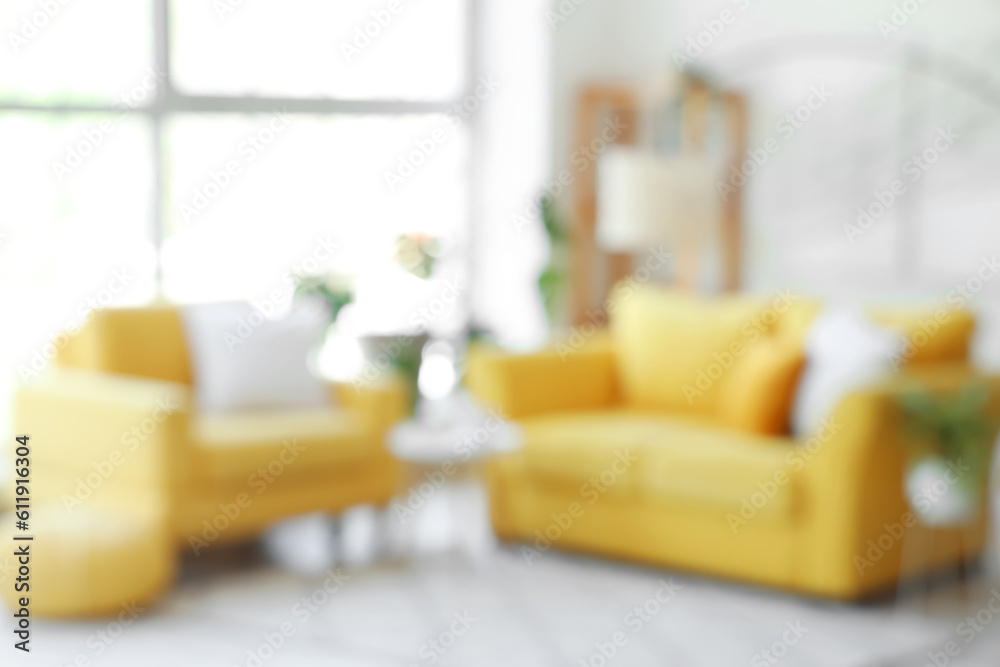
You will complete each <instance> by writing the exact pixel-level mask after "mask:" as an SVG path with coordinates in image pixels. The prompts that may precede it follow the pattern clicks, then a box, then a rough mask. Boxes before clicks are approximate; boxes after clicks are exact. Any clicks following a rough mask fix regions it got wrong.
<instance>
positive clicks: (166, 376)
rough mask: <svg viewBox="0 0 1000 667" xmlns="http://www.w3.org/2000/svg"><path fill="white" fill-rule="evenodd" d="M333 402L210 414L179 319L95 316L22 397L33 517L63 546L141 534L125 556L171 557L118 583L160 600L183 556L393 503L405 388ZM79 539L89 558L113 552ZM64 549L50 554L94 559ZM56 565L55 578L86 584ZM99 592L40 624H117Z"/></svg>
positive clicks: (122, 574) (20, 416)
mask: <svg viewBox="0 0 1000 667" xmlns="http://www.w3.org/2000/svg"><path fill="white" fill-rule="evenodd" d="M330 392H331V398H332V399H333V401H332V403H333V404H334V405H335V408H334V409H333V410H332V411H328V410H323V411H319V410H288V409H282V410H273V411H258V412H248V413H245V414H225V415H205V414H199V412H198V411H197V410H196V409H195V408H194V407H193V401H192V385H191V370H190V365H189V362H188V355H187V349H186V345H185V341H184V333H183V330H182V326H181V322H180V317H179V312H178V310H177V309H176V308H174V307H149V308H131V309H114V310H104V311H96V312H95V313H94V314H93V316H92V317H91V318H90V320H89V321H88V322H87V323H86V325H85V326H84V327H83V328H82V329H81V330H79V331H78V332H75V333H71V334H70V335H68V336H67V338H66V339H65V340H64V345H63V347H62V349H61V350H60V352H59V355H58V357H57V359H56V363H55V365H54V367H53V368H52V369H49V372H48V373H47V374H46V375H45V377H43V378H40V379H39V380H38V381H36V382H32V383H29V384H27V385H26V386H24V387H23V388H21V389H20V390H19V392H18V395H17V397H16V402H15V414H14V420H15V428H16V430H17V432H18V433H19V434H28V435H29V436H30V438H31V440H30V442H31V444H32V458H31V466H32V470H31V473H32V490H33V497H32V504H33V507H35V508H42V507H45V506H47V507H45V511H44V512H41V513H40V514H39V519H38V522H39V523H40V524H41V525H39V526H38V528H39V530H40V531H41V532H42V533H44V534H45V535H52V537H51V539H52V540H54V541H53V544H65V543H66V538H65V536H66V535H67V534H72V533H73V532H74V529H77V528H80V527H82V526H86V525H90V524H91V523H93V522H94V516H95V515H97V516H104V517H106V516H112V517H115V516H118V517H120V518H121V523H122V525H129V524H130V522H131V523H132V524H135V525H141V526H143V527H144V532H143V537H142V538H141V539H139V542H141V544H135V543H134V542H135V541H136V539H132V542H133V543H131V544H129V543H128V542H129V540H126V539H125V538H117V537H116V538H114V540H119V539H120V542H116V544H118V543H120V545H121V549H128V548H132V549H135V550H136V552H143V553H145V552H146V551H148V550H149V549H148V546H149V544H155V545H156V549H157V550H158V553H159V554H160V556H159V557H158V558H148V557H147V558H144V559H141V560H134V561H132V562H131V564H130V566H129V567H126V568H122V569H119V570H118V571H117V572H116V573H107V574H108V576H109V577H114V578H115V581H116V582H119V583H120V582H122V581H125V582H130V584H129V585H126V586H124V588H123V587H122V586H120V585H119V588H123V590H125V591H126V593H125V594H127V595H129V596H137V597H139V598H141V599H143V600H146V601H149V600H151V599H152V598H155V597H156V595H158V594H159V593H160V592H162V590H163V589H164V588H165V587H166V586H168V585H169V583H170V581H171V578H172V576H173V574H174V569H175V567H176V561H177V555H178V554H179V551H180V550H181V549H190V550H192V551H194V552H195V553H202V552H203V551H204V550H205V549H209V548H211V546H212V545H214V544H217V543H223V542H227V541H232V540H238V539H242V538H246V537H248V536H253V535H256V534H258V533H259V532H260V531H262V530H263V529H265V528H267V527H268V526H269V525H271V524H272V523H274V522H276V521H278V520H279V519H282V518H285V517H288V516H291V515H295V514H301V513H306V512H313V511H327V512H336V511H338V510H341V509H343V508H345V507H347V506H349V505H352V504H355V503H375V504H379V505H385V504H386V503H388V502H389V500H390V499H391V496H392V494H393V493H394V491H395V489H396V476H397V466H396V464H395V463H394V460H393V458H392V457H391V456H390V454H389V453H388V451H387V450H386V449H385V447H384V444H383V440H384V434H385V432H386V430H387V429H388V428H389V427H390V426H391V425H392V424H393V423H395V422H396V421H398V420H399V419H400V418H402V416H403V415H404V412H405V410H406V405H407V397H406V390H405V389H404V387H403V385H402V384H401V383H400V382H399V381H398V380H396V379H395V378H393V377H390V376H386V377H385V378H384V379H382V380H381V381H377V382H373V383H371V384H369V385H368V386H366V387H365V388H363V389H360V390H359V389H357V388H355V387H353V386H350V385H339V384H338V385H331V387H330ZM54 509H57V510H58V511H53V510H54ZM49 524H52V525H49ZM60 525H61V526H62V527H60ZM67 531H68V533H67ZM76 532H77V533H80V537H79V540H77V546H78V547H80V549H81V550H82V551H84V552H90V553H94V548H96V547H100V548H102V549H106V548H107V545H93V544H92V542H93V537H86V536H85V535H84V533H85V532H86V531H80V530H76ZM124 532H128V531H119V533H124ZM129 534H130V535H132V536H133V537H134V536H135V535H136V534H137V531H130V532H129ZM60 535H61V537H60ZM111 539H112V538H109V540H111ZM80 540H83V541H80ZM114 540H112V541H114ZM91 547H94V548H91ZM143 549H145V550H146V551H143ZM164 550H166V552H164ZM58 551H59V554H57V553H52V554H48V555H47V556H46V557H47V558H65V559H69V560H72V559H78V558H83V557H85V555H86V553H84V554H83V555H80V554H78V553H76V551H77V550H75V549H73V548H72V547H66V548H63V549H60V550H58ZM57 565H58V564H56V565H54V566H53V567H52V568H47V570H51V571H52V572H62V573H64V574H65V573H67V572H71V571H74V569H73V568H71V567H69V566H66V567H58V566H57ZM92 569H93V568H91V570H92ZM39 576H43V574H42V573H41V572H40V573H39ZM52 576H55V575H52ZM95 576H96V574H95ZM67 578H70V579H75V581H66V580H65V579H67ZM86 579H87V577H64V578H63V579H61V580H60V581H59V585H60V586H63V587H67V586H68V587H69V588H68V589H67V588H63V591H62V593H60V594H58V595H60V596H61V597H62V598H63V601H62V602H61V603H60V602H59V601H58V600H55V599H52V600H35V601H34V604H35V605H36V606H35V613H40V614H45V613H46V611H47V610H49V611H51V613H52V614H53V615H74V614H89V613H106V612H110V611H114V607H115V606H116V605H115V604H111V602H113V601H110V600H109V599H108V596H107V595H98V594H97V593H94V594H88V593H87V591H88V590H89V589H91V588H92V587H94V586H96V585H97V584H95V582H94V581H86ZM7 588H8V587H6V586H5V587H4V590H5V591H6V590H7ZM50 589H52V587H51V586H49V587H43V588H42V590H50ZM105 590H106V587H105ZM129 591H130V592H129ZM53 595H57V593H56V592H55V591H54V590H53ZM66 600H71V601H72V602H71V603H66V602H65V601H66Z"/></svg>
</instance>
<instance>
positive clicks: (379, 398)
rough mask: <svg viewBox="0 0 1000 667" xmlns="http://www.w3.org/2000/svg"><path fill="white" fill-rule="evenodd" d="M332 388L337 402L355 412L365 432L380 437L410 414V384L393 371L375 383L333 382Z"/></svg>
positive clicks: (334, 399)
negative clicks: (408, 385) (407, 384)
mask: <svg viewBox="0 0 1000 667" xmlns="http://www.w3.org/2000/svg"><path fill="white" fill-rule="evenodd" d="M330 391H331V393H332V397H333V401H334V403H335V404H336V405H342V406H344V407H345V408H347V409H348V410H351V411H353V412H355V413H356V414H357V415H358V416H359V417H360V418H361V420H362V423H363V424H364V426H365V431H366V432H368V433H371V434H372V435H373V436H375V437H378V438H379V439H380V440H381V439H382V437H383V435H384V434H385V432H386V431H388V430H389V429H390V428H392V426H393V425H395V424H396V423H398V422H399V421H401V420H403V419H405V418H406V416H407V414H408V413H409V405H410V396H409V391H408V389H407V387H406V383H405V382H404V381H403V379H402V378H401V377H399V376H397V375H395V374H392V373H388V374H386V375H385V376H384V377H381V378H379V379H378V380H376V381H373V382H365V383H346V382H333V383H330Z"/></svg>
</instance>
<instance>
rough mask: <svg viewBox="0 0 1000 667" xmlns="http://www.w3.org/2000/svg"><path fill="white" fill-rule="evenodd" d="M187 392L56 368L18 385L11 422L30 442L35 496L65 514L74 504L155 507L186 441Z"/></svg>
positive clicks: (156, 383)
mask: <svg viewBox="0 0 1000 667" xmlns="http://www.w3.org/2000/svg"><path fill="white" fill-rule="evenodd" d="M189 393H190V389H189V388H188V387H187V386H186V385H183V384H177V383H173V382H165V381H161V380H150V379H144V378H136V377H127V376H120V375H112V374H108V373H100V372H94V371H80V370H71V369H63V368H57V369H54V370H53V371H52V372H51V373H50V374H49V375H48V376H47V377H45V378H44V379H42V380H40V381H39V382H37V383H32V384H30V385H26V386H24V387H21V388H20V389H19V391H18V393H17V397H16V399H15V407H14V423H15V428H16V430H17V433H18V434H19V435H20V434H26V435H28V436H29V437H30V443H31V452H32V453H31V475H32V486H33V492H34V494H35V498H37V499H38V500H40V501H41V500H50V501H55V502H59V503H60V504H63V505H66V506H67V509H68V510H69V511H72V507H73V506H74V505H75V501H79V502H80V503H83V502H93V501H112V502H114V504H116V505H118V506H120V507H123V508H127V507H128V506H129V505H134V504H142V503H141V502H140V501H141V500H144V499H146V500H148V499H152V500H154V501H155V502H156V504H161V502H162V501H163V500H164V499H165V498H168V497H169V496H167V495H166V494H167V492H168V490H169V488H170V485H171V484H173V483H174V482H175V480H176V476H175V475H174V473H175V472H176V471H177V470H178V468H179V462H178V460H177V459H178V458H179V457H180V456H181V455H182V454H181V452H179V451H178V450H179V449H180V446H181V445H183V443H185V442H186V441H187V428H188V414H189V401H190V398H189Z"/></svg>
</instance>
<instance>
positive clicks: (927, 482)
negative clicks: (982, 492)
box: [905, 457, 979, 528]
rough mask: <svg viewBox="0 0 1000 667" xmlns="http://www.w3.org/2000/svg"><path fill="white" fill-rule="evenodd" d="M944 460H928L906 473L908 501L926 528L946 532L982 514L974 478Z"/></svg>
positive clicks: (921, 461) (932, 458)
mask: <svg viewBox="0 0 1000 667" xmlns="http://www.w3.org/2000/svg"><path fill="white" fill-rule="evenodd" d="M974 474H976V471H974V470H972V471H963V470H962V469H961V466H957V465H953V464H950V463H949V462H948V461H945V460H944V459H942V458H940V457H930V458H925V459H922V460H920V461H919V462H917V463H916V464H914V465H913V466H911V467H910V468H909V470H907V472H906V480H905V481H906V484H905V486H906V498H907V500H908V501H909V503H910V507H911V508H912V509H913V512H914V513H915V514H916V515H917V517H918V518H919V519H920V522H921V523H923V524H924V525H926V526H931V527H934V528H942V527H946V526H957V525H962V524H965V523H968V522H969V521H971V520H972V519H973V518H975V516H976V513H977V512H978V511H979V503H978V502H977V498H976V495H975V493H974V491H973V488H972V480H971V479H969V477H970V476H971V475H974Z"/></svg>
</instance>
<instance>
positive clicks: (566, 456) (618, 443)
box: [519, 409, 664, 501]
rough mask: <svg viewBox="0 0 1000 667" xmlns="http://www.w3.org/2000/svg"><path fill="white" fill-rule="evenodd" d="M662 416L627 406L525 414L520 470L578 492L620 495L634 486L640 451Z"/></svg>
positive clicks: (649, 439) (629, 492) (588, 495)
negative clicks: (540, 414)
mask: <svg viewBox="0 0 1000 667" xmlns="http://www.w3.org/2000/svg"><path fill="white" fill-rule="evenodd" d="M663 422H664V419H663V418H662V417H658V416H645V415H642V414H637V413H634V412H631V411H628V410H617V409H616V410H593V411H580V412H561V413H555V414H548V415H545V416H539V417H530V418H527V419H524V420H522V421H521V422H519V423H520V424H521V426H522V427H523V433H524V447H523V450H522V456H523V458H524V466H525V471H526V472H527V473H528V474H529V475H531V476H533V477H535V478H538V479H543V480H548V481H550V482H553V483H559V484H562V485H565V486H572V487H574V488H576V487H583V485H584V484H587V485H588V486H587V488H586V489H581V490H580V491H579V493H580V495H581V497H584V498H583V499H584V500H587V501H589V500H590V499H591V498H592V497H593V494H594V492H595V491H596V493H597V494H598V495H603V494H605V493H608V494H611V495H614V496H621V495H628V494H631V493H633V492H634V490H635V483H634V480H635V471H636V469H637V468H638V465H639V463H640V460H641V454H640V450H641V448H642V447H643V445H645V444H646V443H648V442H650V441H651V440H652V439H653V438H655V437H656V436H657V433H658V432H659V431H660V430H661V428H662V424H663Z"/></svg>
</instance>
